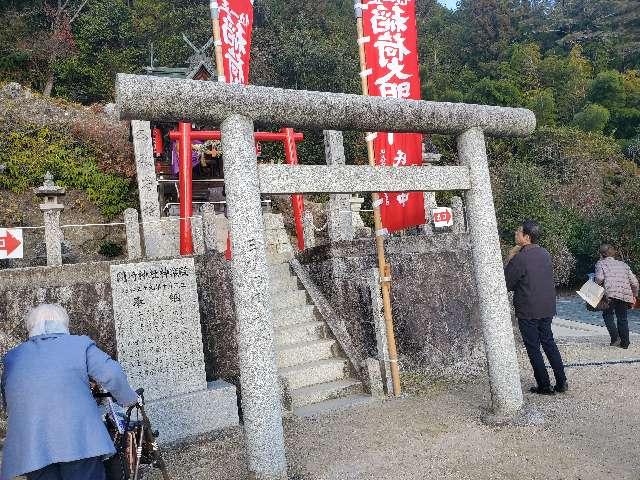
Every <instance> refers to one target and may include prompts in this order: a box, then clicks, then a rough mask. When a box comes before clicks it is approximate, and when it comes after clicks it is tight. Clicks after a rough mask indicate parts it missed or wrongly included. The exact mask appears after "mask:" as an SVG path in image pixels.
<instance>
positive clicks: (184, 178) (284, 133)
mask: <svg viewBox="0 0 640 480" xmlns="http://www.w3.org/2000/svg"><path fill="white" fill-rule="evenodd" d="M254 137H255V139H256V141H258V142H282V143H283V144H284V153H285V160H286V162H287V164H288V165H297V164H298V149H297V146H296V142H300V141H302V140H303V139H304V136H303V134H302V133H297V132H294V130H293V128H283V129H281V130H280V131H279V132H256V133H255V134H254ZM169 138H170V139H171V140H175V141H177V142H178V144H179V147H178V157H179V163H178V164H179V175H180V177H179V181H178V190H179V192H180V255H192V254H193V238H192V235H191V217H192V216H193V203H192V202H193V190H192V188H193V185H192V184H193V182H192V171H191V170H192V168H193V167H192V165H191V153H192V146H191V142H192V141H193V140H200V141H206V140H220V138H221V134H220V132H219V131H216V130H192V129H191V124H190V123H185V122H180V123H179V124H178V130H172V131H170V132H169ZM291 206H292V208H293V217H294V220H295V226H296V236H297V237H298V249H300V250H304V231H303V227H302V215H303V213H304V200H303V196H302V195H301V194H295V195H291ZM227 245H229V242H227ZM228 249H229V247H228ZM229 253H230V252H229V251H228V252H227V254H229Z"/></svg>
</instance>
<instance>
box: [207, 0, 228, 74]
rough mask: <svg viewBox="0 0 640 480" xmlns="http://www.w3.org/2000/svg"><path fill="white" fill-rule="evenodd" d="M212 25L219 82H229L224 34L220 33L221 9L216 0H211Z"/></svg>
mask: <svg viewBox="0 0 640 480" xmlns="http://www.w3.org/2000/svg"><path fill="white" fill-rule="evenodd" d="M210 7H211V26H212V27H213V47H214V48H213V50H214V52H215V62H216V73H217V75H218V81H219V82H225V83H227V80H226V78H225V76H224V63H223V62H224V58H223V56H222V35H221V33H220V10H219V9H218V3H217V2H216V1H215V0H212V1H211V4H210Z"/></svg>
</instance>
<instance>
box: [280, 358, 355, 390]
mask: <svg viewBox="0 0 640 480" xmlns="http://www.w3.org/2000/svg"><path fill="white" fill-rule="evenodd" d="M278 373H279V375H280V376H282V377H284V378H285V379H286V380H287V382H288V385H289V391H292V390H296V389H298V388H302V387H308V386H310V385H316V384H318V383H325V382H333V381H334V380H340V379H344V378H347V376H348V373H349V370H348V367H347V360H346V359H345V358H328V359H326V360H318V361H316V362H310V363H305V364H303V365H295V366H293V367H286V368H280V369H278Z"/></svg>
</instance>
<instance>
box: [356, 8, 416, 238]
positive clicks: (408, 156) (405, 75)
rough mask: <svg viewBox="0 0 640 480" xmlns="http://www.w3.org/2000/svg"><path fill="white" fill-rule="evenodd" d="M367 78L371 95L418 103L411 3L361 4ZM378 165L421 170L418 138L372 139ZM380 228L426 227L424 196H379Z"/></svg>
mask: <svg viewBox="0 0 640 480" xmlns="http://www.w3.org/2000/svg"><path fill="white" fill-rule="evenodd" d="M361 8H362V23H363V30H364V38H363V39H362V40H361V41H362V42H363V43H364V49H365V57H366V64H367V70H366V71H364V72H362V73H361V75H366V77H367V84H368V88H369V95H371V96H377V97H393V98H400V99H403V98H404V99H406V98H408V99H415V100H419V99H420V74H419V70H418V32H417V26H416V5H415V0H369V1H363V2H362V4H361ZM370 136H372V137H374V140H373V142H374V150H375V158H376V164H377V165H387V166H393V167H405V166H410V165H422V135H420V134H413V133H386V132H378V133H373V134H370ZM380 201H381V202H382V204H381V205H380V208H381V216H382V224H383V226H384V228H386V229H387V230H388V231H389V232H394V231H398V230H403V229H405V228H409V227H413V226H416V225H422V224H424V223H426V220H425V211H424V195H423V193H422V192H382V193H380Z"/></svg>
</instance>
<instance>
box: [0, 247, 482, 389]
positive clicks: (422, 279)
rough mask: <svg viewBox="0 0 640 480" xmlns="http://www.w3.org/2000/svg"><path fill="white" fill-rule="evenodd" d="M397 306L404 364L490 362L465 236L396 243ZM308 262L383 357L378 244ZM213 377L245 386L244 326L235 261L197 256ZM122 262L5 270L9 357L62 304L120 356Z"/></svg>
mask: <svg viewBox="0 0 640 480" xmlns="http://www.w3.org/2000/svg"><path fill="white" fill-rule="evenodd" d="M386 249H387V254H388V258H389V261H390V263H391V265H392V275H393V284H392V301H393V312H394V320H395V326H396V336H397V344H398V349H399V353H400V356H401V360H402V366H403V368H405V369H406V368H411V369H415V368H418V369H421V370H425V371H430V372H433V373H434V374H435V375H438V376H439V375H444V376H451V375H456V374H458V373H460V372H463V373H464V372H468V371H471V370H473V369H474V368H480V367H482V364H483V361H484V360H483V357H482V349H481V343H482V342H481V333H480V327H479V319H478V311H477V302H476V294H475V290H474V287H473V282H472V277H471V259H470V250H469V245H468V239H467V237H466V236H465V235H452V234H437V235H435V236H431V237H426V236H408V237H403V238H392V239H389V240H387V242H386ZM297 256H298V259H299V260H300V262H301V263H302V264H303V266H304V267H305V268H306V269H307V271H308V273H309V275H310V277H311V279H312V280H313V281H314V282H315V283H316V285H317V286H318V288H319V289H320V290H321V291H322V293H324V295H325V297H326V298H327V299H328V301H329V302H330V303H331V306H332V307H333V308H334V310H335V311H336V313H337V314H338V315H339V317H340V318H339V319H338V321H340V322H343V323H344V325H345V327H346V330H347V331H348V333H349V336H350V338H351V341H352V344H353V345H354V346H355V348H357V349H358V351H359V353H360V354H361V356H362V357H363V358H366V357H367V356H376V355H377V351H376V336H375V327H374V322H373V317H372V310H371V295H370V292H369V286H368V276H369V275H370V271H371V269H372V268H374V267H375V266H376V256H375V243H374V240H373V239H366V238H365V239H360V240H356V241H353V242H338V243H334V244H331V245H321V246H318V247H315V248H313V249H308V250H306V251H305V252H303V253H299V254H298V255H297ZM195 260H196V274H197V283H198V297H199V300H200V316H201V325H202V334H203V341H204V345H203V349H204V354H205V366H206V373H207V380H214V379H218V378H221V379H223V380H226V381H228V382H231V383H234V384H235V385H238V375H239V373H238V363H237V343H236V321H235V312H234V307H233V292H232V288H231V277H230V268H229V263H228V262H227V261H226V260H225V259H224V256H223V255H222V254H220V253H218V252H213V253H207V254H206V255H202V256H196V257H195ZM112 263H114V262H96V263H87V264H75V265H64V266H63V267H35V268H25V269H10V270H4V271H3V276H2V277H1V278H0V318H2V323H1V324H0V355H1V354H3V353H4V352H5V351H6V350H8V349H9V348H12V347H13V346H15V345H17V344H18V343H20V342H21V341H22V340H23V339H24V338H26V332H25V331H24V326H23V319H24V316H25V314H26V312H27V311H28V310H29V308H31V307H32V306H34V305H37V304H38V303H42V302H53V303H60V304H61V305H63V306H64V307H65V308H66V309H67V310H68V311H69V314H70V317H71V330H72V333H77V334H85V335H89V336H90V337H91V338H93V339H94V340H96V342H97V343H98V345H99V346H100V347H101V348H102V349H104V350H105V351H106V352H108V353H109V354H110V355H114V356H115V355H116V350H115V330H114V324H113V310H112V300H111V284H110V275H109V267H110V265H111V264H112Z"/></svg>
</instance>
